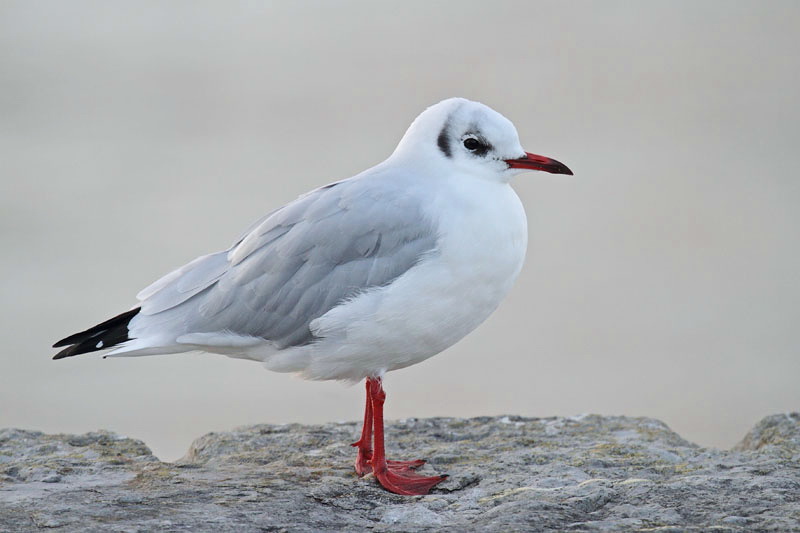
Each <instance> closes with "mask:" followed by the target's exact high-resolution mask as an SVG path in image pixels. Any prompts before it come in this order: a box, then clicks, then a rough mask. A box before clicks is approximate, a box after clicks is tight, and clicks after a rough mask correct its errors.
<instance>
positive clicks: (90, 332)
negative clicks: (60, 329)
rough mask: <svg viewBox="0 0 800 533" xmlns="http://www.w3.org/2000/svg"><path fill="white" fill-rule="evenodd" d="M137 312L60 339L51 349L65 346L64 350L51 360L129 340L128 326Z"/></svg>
mask: <svg viewBox="0 0 800 533" xmlns="http://www.w3.org/2000/svg"><path fill="white" fill-rule="evenodd" d="M139 311H140V308H139V307H136V308H134V309H131V310H130V311H125V312H124V313H120V314H119V315H117V316H115V317H113V318H109V319H108V320H106V321H105V322H101V323H100V324H97V325H96V326H92V327H91V328H89V329H87V330H85V331H81V332H79V333H75V334H73V335H70V336H69V337H65V338H63V339H61V340H60V341H58V342H57V343H55V344H54V345H53V348H61V347H63V346H66V348H64V349H63V350H61V351H60V352H58V353H57V354H55V355H54V356H53V359H54V360H56V359H64V358H65V357H72V356H74V355H80V354H82V353H89V352H96V351H99V350H105V349H107V348H111V347H112V346H116V345H117V344H120V343H122V342H125V341H128V340H131V339H130V337H128V324H129V323H130V321H131V319H132V318H133V317H134V316H136V315H137V314H138V313H139Z"/></svg>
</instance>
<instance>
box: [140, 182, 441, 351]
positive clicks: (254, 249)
mask: <svg viewBox="0 0 800 533" xmlns="http://www.w3.org/2000/svg"><path fill="white" fill-rule="evenodd" d="M436 241H437V235H436V232H435V231H434V229H433V226H432V224H431V222H430V221H429V220H427V219H426V217H425V216H424V215H423V212H422V210H421V208H420V197H419V196H418V193H417V192H416V191H415V190H414V189H408V188H405V189H403V188H402V187H399V186H397V185H395V184H393V183H392V181H391V180H387V179H373V180H369V179H359V178H353V179H350V180H345V181H341V182H337V183H334V184H332V185H328V186H326V187H323V188H320V189H317V190H315V191H312V192H311V193H309V194H307V195H305V196H301V197H300V198H298V199H297V200H295V201H294V202H292V203H290V204H288V205H287V206H285V207H283V208H281V209H279V210H277V211H275V212H273V213H272V214H271V215H268V216H267V217H265V219H263V220H262V221H261V222H260V223H257V224H256V225H255V226H254V227H253V228H252V230H251V231H250V232H249V233H247V234H246V235H245V236H244V237H243V238H241V239H240V240H239V241H238V242H237V243H236V244H235V245H234V246H233V247H232V248H230V249H229V250H227V251H224V252H218V253H215V254H211V255H207V256H203V257H200V258H198V259H196V260H195V261H193V262H191V263H189V264H187V265H186V266H184V267H183V268H181V269H178V270H176V271H175V272H173V273H171V274H168V275H167V276H165V277H164V278H162V279H161V280H159V281H157V282H156V283H154V284H153V285H151V286H150V287H148V288H147V289H145V290H143V291H142V292H141V293H139V297H140V299H141V300H142V313H143V314H145V315H155V314H158V313H165V314H167V315H170V317H169V318H170V319H171V320H170V322H173V323H178V324H180V325H181V331H180V332H176V333H179V334H184V333H203V332H218V331H230V332H232V333H235V334H238V335H247V336H254V337H261V338H264V339H267V340H269V341H272V342H274V343H275V344H276V345H277V346H278V347H279V348H283V347H287V346H297V345H302V344H306V343H309V342H311V341H313V339H314V336H313V334H312V332H311V330H310V329H309V324H310V322H311V321H312V320H314V319H315V318H318V317H320V316H322V315H324V314H325V313H327V312H328V311H330V310H331V309H332V308H333V307H335V306H336V305H337V304H339V303H340V302H342V301H345V300H347V299H349V298H351V297H353V296H356V295H358V294H359V293H360V292H362V291H365V290H367V289H370V288H374V287H380V286H383V285H387V284H389V283H391V282H392V281H393V280H394V279H396V278H398V277H399V276H401V275H402V274H403V273H405V272H406V271H408V270H409V269H410V268H411V267H413V266H414V265H415V264H416V263H417V262H418V261H419V259H420V257H422V256H423V255H424V254H426V253H429V252H431V251H433V250H434V249H435V247H436ZM165 318H166V317H165Z"/></svg>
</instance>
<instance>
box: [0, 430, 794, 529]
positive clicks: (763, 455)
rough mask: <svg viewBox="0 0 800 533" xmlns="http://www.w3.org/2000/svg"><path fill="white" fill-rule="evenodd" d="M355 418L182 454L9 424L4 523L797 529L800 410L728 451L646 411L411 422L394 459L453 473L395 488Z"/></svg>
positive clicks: (204, 441)
mask: <svg viewBox="0 0 800 533" xmlns="http://www.w3.org/2000/svg"><path fill="white" fill-rule="evenodd" d="M358 431H359V428H358V426H357V424H355V423H347V424H327V425H322V426H300V425H282V426H271V425H259V426H252V427H247V428H240V429H236V430H234V431H230V432H225V433H210V434H208V435H205V436H203V437H201V438H199V439H197V440H196V441H195V442H194V443H193V444H192V446H191V449H190V450H189V452H188V453H187V455H186V456H185V457H184V458H183V459H181V460H180V461H178V462H177V463H162V462H160V461H159V460H158V459H156V458H155V457H154V456H153V455H152V454H151V453H150V450H149V449H148V448H147V447H146V446H145V445H144V444H143V443H142V442H140V441H137V440H134V439H128V438H123V437H119V436H116V435H113V434H111V433H107V432H97V433H89V434H86V435H45V434H42V433H39V432H34V431H23V430H15V429H6V430H2V431H0V531H14V532H16V531H36V530H40V529H57V530H58V531H98V532H99V531H104V532H105V531H126V532H127V531H153V530H158V531H342V530H344V531H363V530H366V529H368V530H372V531H425V530H436V531H659V532H669V531H709V530H713V531H800V460H799V459H800V415H798V414H789V415H775V416H771V417H768V418H766V419H764V420H763V421H761V422H760V423H759V424H758V425H757V426H756V427H755V428H754V429H753V430H752V431H751V432H750V433H749V434H748V435H747V436H746V437H745V438H744V440H743V441H742V443H740V444H739V445H738V446H737V447H736V449H734V450H732V451H721V450H715V449H709V448H701V447H698V446H695V445H693V444H691V443H689V442H687V441H685V440H684V439H682V438H681V437H680V436H678V435H677V434H675V433H673V432H672V431H670V430H669V428H668V427H667V426H666V425H664V424H663V423H661V422H659V421H657V420H652V419H646V418H626V417H601V416H595V415H588V416H578V417H571V418H547V419H531V418H519V417H496V418H489V417H483V418H473V419H466V420H465V419H450V418H434V419H424V420H417V419H409V420H404V421H399V422H391V423H389V424H388V428H387V439H388V441H387V442H388V444H389V446H390V452H391V456H392V457H395V458H404V459H408V458H416V457H423V458H426V459H428V460H429V463H428V465H426V466H425V467H424V468H423V469H422V471H423V472H427V473H431V474H432V473H434V472H437V473H448V474H449V475H450V477H449V479H447V481H446V482H444V483H442V484H441V485H439V487H437V488H436V489H434V491H433V492H432V493H431V494H430V495H427V496H417V497H406V496H398V495H395V494H391V493H388V492H386V491H384V490H382V489H381V488H380V487H379V486H378V485H377V484H376V483H375V480H374V479H369V478H365V479H359V478H358V477H357V476H356V475H355V474H354V473H353V470H352V467H351V464H352V461H353V458H354V451H355V450H353V449H352V448H351V447H350V446H349V445H348V443H349V442H351V441H353V440H354V439H355V438H356V436H357V433H358Z"/></svg>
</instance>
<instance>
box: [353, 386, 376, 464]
mask: <svg viewBox="0 0 800 533" xmlns="http://www.w3.org/2000/svg"><path fill="white" fill-rule="evenodd" d="M351 446H357V447H358V455H356V474H358V475H359V476H363V475H364V474H369V473H370V472H372V465H371V464H370V460H371V459H372V396H371V395H370V387H369V380H367V405H366V407H364V426H363V427H362V428H361V438H360V439H358V440H357V441H356V442H354V443H353V444H351Z"/></svg>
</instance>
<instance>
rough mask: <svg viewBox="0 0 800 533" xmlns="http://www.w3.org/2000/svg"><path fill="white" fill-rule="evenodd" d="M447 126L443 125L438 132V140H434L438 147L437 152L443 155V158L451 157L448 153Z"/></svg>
mask: <svg viewBox="0 0 800 533" xmlns="http://www.w3.org/2000/svg"><path fill="white" fill-rule="evenodd" d="M447 126H448V125H447V124H445V125H444V127H442V131H440V132H439V138H438V139H436V144H438V145H439V150H441V151H442V153H443V154H444V155H445V157H452V156H453V153H452V152H451V151H450V138H449V137H448V135H447V130H448V127H447Z"/></svg>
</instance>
